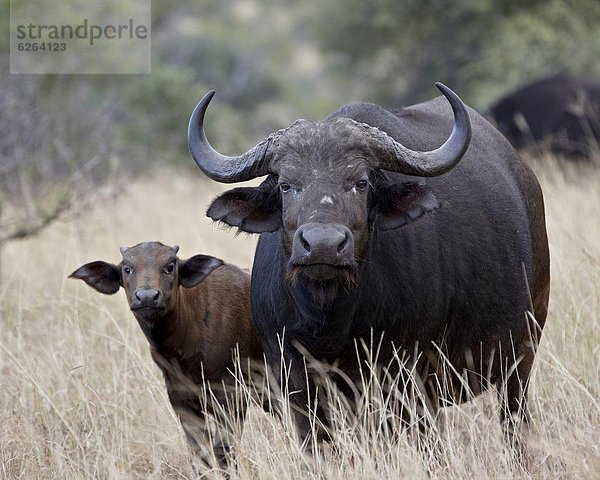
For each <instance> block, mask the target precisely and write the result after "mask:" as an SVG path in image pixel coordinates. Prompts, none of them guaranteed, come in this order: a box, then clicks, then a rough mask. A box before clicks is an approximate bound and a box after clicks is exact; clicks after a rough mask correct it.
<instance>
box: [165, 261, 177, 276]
mask: <svg viewBox="0 0 600 480" xmlns="http://www.w3.org/2000/svg"><path fill="white" fill-rule="evenodd" d="M173 270H175V264H174V263H169V264H168V265H167V266H166V267H165V268H163V272H165V273H167V274H170V273H173Z"/></svg>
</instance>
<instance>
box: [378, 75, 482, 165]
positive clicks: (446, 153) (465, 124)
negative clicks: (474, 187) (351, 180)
mask: <svg viewBox="0 0 600 480" xmlns="http://www.w3.org/2000/svg"><path fill="white" fill-rule="evenodd" d="M435 85H436V87H438V88H439V89H440V90H441V92H442V93H443V94H444V96H445V97H446V98H447V99H448V101H449V102H450V105H451V106H452V110H453V112H454V127H453V128H452V133H451V134H450V137H449V138H448V140H446V141H445V142H444V144H443V145H442V146H441V147H439V148H436V149H435V150H431V151H429V152H419V151H416V150H411V149H409V148H407V147H405V146H404V145H402V144H401V143H399V142H397V141H396V140H394V139H393V138H392V137H390V136H389V135H388V134H386V133H385V132H382V131H381V130H379V129H377V128H374V127H368V126H367V127H366V128H367V135H368V136H369V137H371V139H372V140H374V144H375V148H376V150H377V151H378V153H379V155H378V160H377V162H378V163H377V164H376V165H373V166H374V167H375V168H379V169H382V170H389V171H392V172H400V173H404V174H406V175H415V176H420V177H435V176H436V175H441V174H443V173H446V172H447V171H449V170H451V169H452V168H453V167H454V166H455V165H456V164H457V163H458V161H459V160H460V159H461V158H462V156H463V155H464V154H465V152H466V151H467V147H468V146H469V142H470V141H471V121H470V120H469V114H468V113H467V107H465V104H464V103H463V102H462V100H461V99H460V98H459V96H458V95H456V93H454V92H453V91H452V90H450V89H449V88H448V87H447V86H446V85H444V84H443V83H440V82H437V83H436V84H435Z"/></svg>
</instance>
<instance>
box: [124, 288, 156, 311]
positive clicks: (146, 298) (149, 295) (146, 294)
mask: <svg viewBox="0 0 600 480" xmlns="http://www.w3.org/2000/svg"><path fill="white" fill-rule="evenodd" d="M133 297H134V298H133V304H132V305H131V307H132V308H148V307H156V306H158V301H159V299H160V292H159V291H158V290H156V289H154V288H138V289H137V290H136V291H135V293H134V295H133Z"/></svg>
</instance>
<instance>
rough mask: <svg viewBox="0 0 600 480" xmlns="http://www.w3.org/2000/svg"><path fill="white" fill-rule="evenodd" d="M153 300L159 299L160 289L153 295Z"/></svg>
mask: <svg viewBox="0 0 600 480" xmlns="http://www.w3.org/2000/svg"><path fill="white" fill-rule="evenodd" d="M152 300H154V301H156V300H158V291H157V292H156V293H155V294H154V296H153V297H152Z"/></svg>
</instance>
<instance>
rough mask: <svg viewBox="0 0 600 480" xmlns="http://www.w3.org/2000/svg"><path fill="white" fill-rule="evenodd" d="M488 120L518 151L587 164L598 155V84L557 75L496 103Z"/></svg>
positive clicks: (521, 89)
mask: <svg viewBox="0 0 600 480" xmlns="http://www.w3.org/2000/svg"><path fill="white" fill-rule="evenodd" d="M488 116H489V118H490V119H491V120H492V121H493V122H494V123H495V124H496V126H497V127H498V129H499V130H500V131H501V132H502V133H503V134H504V135H505V136H506V137H507V138H508V139H509V140H510V141H511V143H512V144H513V145H514V146H515V147H516V148H519V149H521V148H526V147H539V148H541V149H548V150H550V151H552V152H554V153H558V154H562V155H566V156H571V157H576V158H580V159H583V158H590V157H592V156H593V155H594V154H598V152H599V143H598V142H599V141H600V81H595V80H585V79H582V78H579V77H575V76H573V75H570V74H567V73H559V74H555V75H551V76H548V77H545V78H541V79H537V80H534V81H532V82H530V83H527V84H525V85H522V86H520V87H518V88H517V89H515V90H514V91H512V92H510V93H508V94H507V95H505V96H503V97H502V98H500V99H499V100H498V101H496V102H495V103H494V104H493V105H492V106H491V107H490V108H489V111H488Z"/></svg>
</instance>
